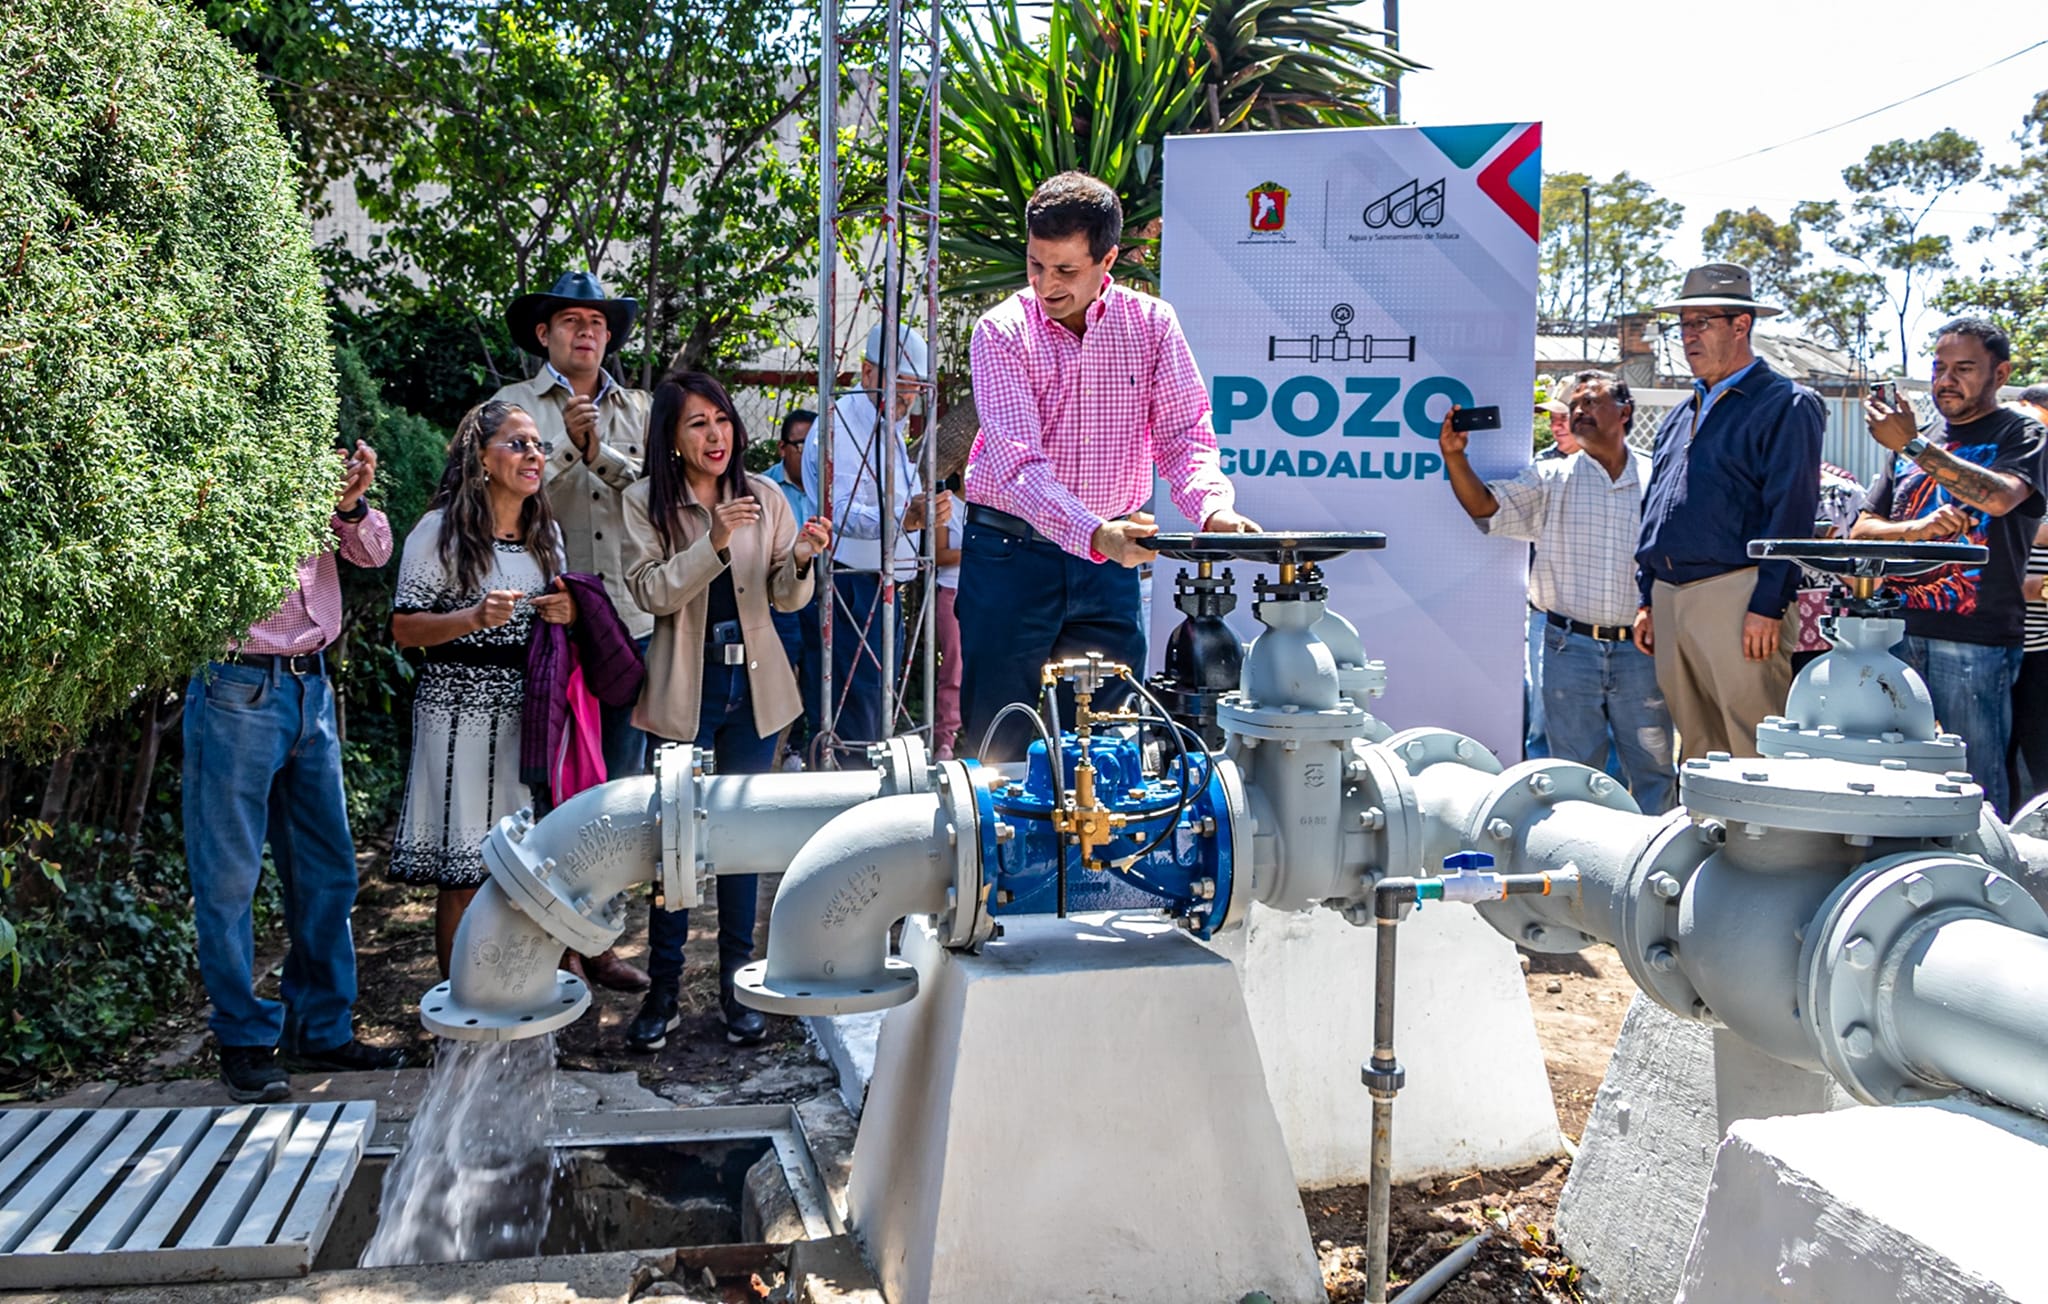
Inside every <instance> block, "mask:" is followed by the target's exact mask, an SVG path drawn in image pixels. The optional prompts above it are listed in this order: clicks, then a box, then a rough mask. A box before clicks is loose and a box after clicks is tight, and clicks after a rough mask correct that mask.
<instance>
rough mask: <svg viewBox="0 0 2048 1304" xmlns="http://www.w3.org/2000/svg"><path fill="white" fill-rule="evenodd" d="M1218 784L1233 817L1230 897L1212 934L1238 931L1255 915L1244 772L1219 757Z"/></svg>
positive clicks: (1226, 807)
mask: <svg viewBox="0 0 2048 1304" xmlns="http://www.w3.org/2000/svg"><path fill="white" fill-rule="evenodd" d="M1216 781H1217V783H1218V784H1219V785H1220V786H1221V787H1222V789H1223V806H1224V810H1225V811H1226V812H1227V813H1228V815H1229V818H1230V896H1229V899H1228V901H1227V902H1226V903H1225V905H1224V908H1223V919H1222V921H1221V922H1219V923H1217V924H1216V925H1215V926H1214V927H1213V928H1212V929H1211V930H1210V932H1211V934H1212V935H1213V934H1215V933H1220V932H1223V931H1224V930H1225V929H1230V928H1236V927H1237V926H1238V925H1239V924H1241V923H1243V922H1244V921H1245V917H1246V916H1247V915H1249V914H1250V913H1251V908H1252V901H1253V900H1254V898H1253V896H1252V854H1253V853H1252V808H1251V802H1250V800H1249V798H1248V797H1247V796H1246V794H1245V790H1244V771H1242V770H1240V769H1238V768H1237V762H1236V761H1233V760H1231V759H1230V758H1229V757H1227V756H1218V757H1217V758H1216Z"/></svg>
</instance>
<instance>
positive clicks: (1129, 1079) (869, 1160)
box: [848, 916, 1356, 1304]
mask: <svg viewBox="0 0 2048 1304" xmlns="http://www.w3.org/2000/svg"><path fill="white" fill-rule="evenodd" d="M1089 919H1090V920H1091V921H1094V920H1099V921H1100V922H1084V921H1083V920H1082V919H1067V920H1058V919H1027V920H1019V921H1017V922H1014V923H1009V924H1006V925H1005V927H1006V929H1007V935H1006V936H1005V937H1004V938H1002V939H1000V940H998V941H994V942H991V943H990V944H989V945H988V946H987V947H986V949H985V950H984V952H983V953H982V954H981V955H978V956H976V955H962V954H956V953H953V952H949V951H945V950H943V949H942V948H940V947H938V946H936V945H935V944H934V943H933V942H932V940H931V939H930V936H929V934H927V933H925V932H924V930H923V929H922V928H921V926H919V924H918V923H917V922H915V921H913V923H912V924H910V925H909V926H907V928H906V931H905V933H904V945H903V950H904V954H905V955H906V956H907V957H909V958H911V959H912V960H913V961H914V962H915V963H916V964H917V966H918V969H919V972H920V975H921V978H922V983H921V989H920V991H919V994H918V997H917V999H916V1000H914V1001H912V1002H911V1003H910V1004H908V1005H904V1006H899V1007H898V1008H896V1009H893V1010H891V1011H890V1012H889V1014H888V1017H887V1019H886V1020H885V1021H884V1023H883V1026H882V1035H881V1041H880V1045H879V1048H878V1052H877V1057H876V1063H875V1077H874V1080H873V1083H872V1084H871V1086H870V1088H869V1091H868V1099H867V1109H866V1111H865V1113H864V1114H863V1115H862V1117H861V1125H860V1135H859V1137H858V1139H857V1140H856V1141H855V1143H854V1158H853V1181H852V1186H851V1189H850V1190H849V1192H848V1204H849V1207H850V1213H851V1217H852V1222H853V1225H854V1230H855V1232H856V1233H857V1234H858V1235H859V1236H860V1237H861V1239H862V1241H863V1243H864V1244H865V1245H866V1247H867V1250H868V1254H869V1257H870V1259H871V1260H872V1261H873V1263H874V1265H875V1268H876V1270H877V1272H878V1273H879V1275H880V1276H881V1279H882V1283H883V1290H884V1292H885V1294H886V1295H887V1296H888V1298H889V1300H890V1304H1044V1301H1047V1300H1060V1301H1062V1302H1063V1304H1064V1302H1067V1301H1075V1302H1078V1301H1085V1300H1104V1301H1107V1300H1116V1301H1119V1302H1121V1304H1152V1302H1156V1304H1183V1302H1184V1301H1190V1300H1204V1301H1211V1300H1213V1301H1235V1300H1237V1299H1239V1298H1241V1297H1242V1296H1244V1295H1245V1294H1246V1293H1248V1292H1250V1291H1254V1290H1262V1291H1265V1292H1266V1293H1267V1294H1268V1295H1270V1296H1271V1297H1272V1298H1273V1300H1274V1301H1276V1304H1297V1302H1306V1301H1321V1300H1322V1299H1323V1298H1324V1295H1323V1287H1322V1275H1321V1272H1320V1270H1319V1268H1318V1265H1317V1262H1316V1256H1315V1250H1314V1247H1313V1246H1312V1245H1311V1244H1310V1242H1309V1232H1308V1224H1307V1221H1306V1220H1305V1219H1304V1217H1303V1215H1302V1209H1301V1200H1300V1197H1299V1196H1298V1195H1297V1194H1296V1191H1295V1185H1294V1175H1293V1173H1292V1171H1291V1170H1290V1169H1289V1167H1288V1164H1287V1150H1286V1145H1285V1142H1284V1141H1283V1139H1282V1137H1281V1134H1280V1126H1279V1124H1278V1122H1276V1121H1275V1119H1274V1116H1273V1107H1272V1104H1271V1102H1270V1101H1269V1100H1268V1099H1267V1097H1266V1084H1265V1076H1264V1074H1263V1072H1262V1070H1261V1068H1260V1065H1259V1057H1258V1047H1257V1044H1256V1043H1255V1041H1254V1039H1253V1037H1252V1030H1251V1025H1250V1022H1249V1021H1248V1020H1247V1018H1246V1016H1245V1008H1244V1001H1243V998H1242V996H1241V995H1240V993H1239V990H1238V985H1237V978H1236V975H1235V973H1234V972H1233V971H1232V969H1231V967H1230V965H1229V964H1228V963H1226V962H1225V961H1224V960H1222V959H1221V958H1219V957H1217V956H1215V955H1213V954H1211V953H1210V952H1209V951H1207V950H1205V949H1204V948H1203V947H1202V946H1201V945H1200V944H1198V943H1196V942H1193V941H1191V940H1190V939H1188V938H1187V937H1185V936H1183V935H1181V934H1179V933H1178V932H1176V931H1175V930H1174V929H1172V928H1171V927H1170V926H1168V925H1166V924H1164V923H1163V922H1162V921H1160V920H1159V919H1157V918H1156V917H1150V916H1107V917H1105V916H1091V917H1089ZM1353 1076H1354V1080H1355V1077H1356V1066H1354V1067H1353Z"/></svg>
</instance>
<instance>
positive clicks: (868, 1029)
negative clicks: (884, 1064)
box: [804, 1010, 888, 1118]
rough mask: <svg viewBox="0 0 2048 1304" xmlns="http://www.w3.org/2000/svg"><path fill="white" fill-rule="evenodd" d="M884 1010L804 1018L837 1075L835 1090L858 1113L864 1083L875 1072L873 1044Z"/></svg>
mask: <svg viewBox="0 0 2048 1304" xmlns="http://www.w3.org/2000/svg"><path fill="white" fill-rule="evenodd" d="M887 1013H888V1012H887V1011H886V1010H874V1011H871V1012H869V1013H867V1014H819V1015H811V1016H808V1017H806V1018H805V1019H804V1027H805V1029H806V1030H807V1031H808V1032H809V1033H810V1034H811V1039H812V1040H813V1041H815V1042H817V1043H818V1050H819V1052H820V1053H821V1054H822V1055H823V1056H824V1057H825V1062H826V1063H827V1064H830V1065H831V1066H832V1071H833V1072H834V1073H837V1074H838V1075H839V1094H840V1096H842V1097H843V1098H844V1099H845V1101H846V1107H847V1108H848V1109H850V1110H852V1111H853V1116H854V1117H855V1118H859V1117H860V1111H861V1107H862V1105H864V1104H865V1103H866V1102H867V1095H868V1083H869V1081H871V1080H872V1079H873V1078H874V1076H875V1044H876V1042H877V1041H878V1040H879V1039H880V1037H881V1035H882V1019H883V1018H884V1017H885V1016H886V1014H887Z"/></svg>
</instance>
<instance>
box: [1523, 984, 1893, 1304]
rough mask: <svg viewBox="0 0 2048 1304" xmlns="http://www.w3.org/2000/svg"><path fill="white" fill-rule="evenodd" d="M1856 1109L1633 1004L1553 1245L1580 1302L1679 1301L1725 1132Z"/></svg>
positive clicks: (1658, 1011) (1697, 1028)
mask: <svg viewBox="0 0 2048 1304" xmlns="http://www.w3.org/2000/svg"><path fill="white" fill-rule="evenodd" d="M1852 1104H1854V1102H1853V1101H1852V1100H1850V1099H1849V1097H1847V1096H1846V1095H1844V1094H1843V1093H1842V1092H1841V1090H1840V1089H1839V1088H1838V1087H1836V1086H1835V1085H1834V1082H1833V1080H1832V1079H1830V1078H1828V1077H1827V1076H1826V1075H1824V1074H1819V1073H1809V1072H1806V1071H1805V1070H1802V1069H1797V1068H1794V1067H1792V1066H1791V1065H1788V1064H1783V1063H1780V1062H1779V1061H1777V1060H1774V1059H1771V1058H1769V1057H1768V1056H1765V1055H1763V1054H1761V1053H1760V1052H1758V1051H1756V1050H1754V1049H1752V1048H1751V1047H1750V1046H1749V1045H1748V1044H1747V1043H1745V1042H1743V1041H1741V1040H1739V1039H1738V1038H1736V1037H1734V1036H1732V1035H1730V1034H1729V1033H1727V1032H1726V1031H1721V1030H1716V1029H1711V1028H1709V1027H1707V1026H1706V1025H1704V1024H1699V1023H1694V1022H1692V1021H1691V1020H1689V1019H1681V1018H1679V1017H1678V1016H1676V1015H1674V1014H1672V1013H1671V1012H1670V1011H1668V1010H1666V1009H1665V1008H1664V1007H1663V1006H1661V1005H1658V1004H1657V1003H1656V1002H1654V1001H1652V1000H1650V999H1649V998H1648V997H1646V996H1643V995H1640V994H1638V995H1637V996H1636V998H1635V1001H1634V1003H1633V1004H1631V1005H1630V1006H1629V1009H1628V1017H1627V1018H1626V1019H1625V1020H1623V1022H1622V1025H1621V1036H1620V1038H1619V1039H1618V1040H1617V1041H1616V1042H1615V1046H1614V1058H1613V1059H1612V1060H1611V1061H1610V1062H1609V1063H1608V1066H1607V1077H1606V1078H1605V1079H1604V1080H1603V1081H1602V1082H1601V1084H1600V1092H1599V1094H1598V1095H1597V1096H1595V1097H1594V1100H1593V1113H1592V1117H1591V1118H1589V1119H1588V1120H1587V1123H1586V1134H1585V1135H1584V1136H1583V1137H1581V1138H1580V1139H1579V1157H1578V1160H1577V1161H1576V1162H1575V1163H1573V1165H1572V1173H1571V1178H1570V1180H1568V1181H1567V1182H1566V1183H1565V1188H1564V1192H1563V1194H1562V1195H1561V1196H1560V1197H1559V1199H1558V1203H1557V1219H1556V1224H1555V1226H1556V1231H1557V1239H1558V1243H1559V1244H1561V1245H1563V1246H1564V1249H1565V1252H1566V1253H1567V1254H1569V1255H1571V1258H1572V1262H1573V1263H1575V1264H1577V1265H1578V1266H1579V1267H1580V1269H1581V1270H1582V1271H1583V1272H1584V1273H1585V1274H1586V1276H1585V1279H1584V1281H1583V1282H1582V1283H1581V1287H1582V1289H1583V1290H1584V1291H1585V1294H1586V1296H1587V1298H1589V1299H1596V1300H1610V1301H1616V1302H1618V1304H1665V1302H1666V1301H1669V1300H1672V1299H1674V1298H1676V1296H1677V1294H1678V1287H1679V1281H1680V1278H1681V1277H1682V1275H1683V1273H1684V1268H1685V1257H1686V1252H1687V1250H1688V1249H1690V1248H1691V1246H1692V1240H1693V1233H1694V1230H1695V1228H1696V1227H1697V1226H1698V1224H1699V1219H1700V1210H1701V1209H1702V1208H1703V1207H1704V1206H1705V1204H1706V1200H1707V1188H1708V1185H1709V1183H1710V1182H1711V1181H1712V1179H1713V1175H1714V1155H1715V1153H1716V1151H1717V1150H1719V1148H1720V1145H1721V1138H1722V1135H1723V1134H1724V1133H1725V1132H1726V1131H1727V1128H1728V1126H1729V1125H1730V1124H1732V1123H1734V1122H1736V1121H1738V1120H1741V1119H1753V1118H1765V1117H1770V1116H1773V1115H1780V1114H1812V1113H1815V1112H1819V1111H1826V1110H1832V1109H1840V1108H1844V1107H1846V1106H1849V1105H1852ZM1894 1159H1895V1163H1897V1162H1903V1159H1902V1158H1901V1157H1898V1156H1895V1157H1894ZM1698 1298H1707V1297H1704V1296H1702V1297H1698ZM1721 1298H1725V1299H1731V1300H1733V1299H1741V1298H1745V1297H1744V1296H1741V1295H1728V1296H1723V1297H1721ZM1873 1298H1875V1297H1873Z"/></svg>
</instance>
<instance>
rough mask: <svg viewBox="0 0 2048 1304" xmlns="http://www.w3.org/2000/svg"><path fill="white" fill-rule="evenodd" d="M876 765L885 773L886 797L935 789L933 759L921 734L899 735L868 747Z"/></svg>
mask: <svg viewBox="0 0 2048 1304" xmlns="http://www.w3.org/2000/svg"><path fill="white" fill-rule="evenodd" d="M868 755H869V757H870V758H871V759H873V760H874V762H875V765H876V768H877V769H879V770H881V772H882V790H881V795H882V796H884V797H901V796H905V795H907V794H909V793H914V792H930V791H931V790H932V762H931V755H930V753H928V752H926V751H925V747H924V738H923V737H922V736H921V735H918V734H898V735H896V736H895V737H894V738H889V739H886V740H884V741H882V742H879V743H876V744H875V745H874V746H873V747H871V748H869V749H868Z"/></svg>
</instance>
